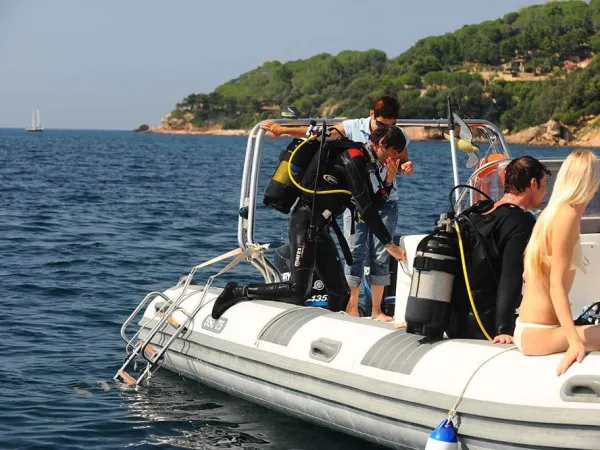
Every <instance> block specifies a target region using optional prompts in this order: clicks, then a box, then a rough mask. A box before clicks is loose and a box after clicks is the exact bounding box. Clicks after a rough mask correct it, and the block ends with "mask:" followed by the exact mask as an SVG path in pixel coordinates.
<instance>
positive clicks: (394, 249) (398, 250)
mask: <svg viewBox="0 0 600 450" xmlns="http://www.w3.org/2000/svg"><path fill="white" fill-rule="evenodd" d="M385 249H386V250H387V251H388V253H389V254H390V255H392V256H393V257H394V258H396V259H397V260H398V261H406V251H405V250H404V249H403V248H402V247H398V246H397V245H396V244H393V243H392V244H390V245H388V246H387V247H386V248H385Z"/></svg>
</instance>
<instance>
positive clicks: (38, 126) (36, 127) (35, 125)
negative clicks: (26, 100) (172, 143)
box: [25, 109, 44, 131]
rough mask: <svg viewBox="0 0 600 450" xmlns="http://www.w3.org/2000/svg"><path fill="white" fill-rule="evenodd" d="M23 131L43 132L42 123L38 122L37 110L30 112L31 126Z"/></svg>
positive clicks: (38, 113)
mask: <svg viewBox="0 0 600 450" xmlns="http://www.w3.org/2000/svg"><path fill="white" fill-rule="evenodd" d="M25 131H44V127H42V122H41V120H40V110H39V109H32V110H31V125H30V126H28V127H26V128H25Z"/></svg>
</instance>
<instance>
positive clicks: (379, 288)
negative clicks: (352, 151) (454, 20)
mask: <svg viewBox="0 0 600 450" xmlns="http://www.w3.org/2000/svg"><path fill="white" fill-rule="evenodd" d="M399 109H400V107H399V105H398V101H397V100H396V99H395V98H393V97H390V96H383V97H380V98H378V99H376V100H375V102H374V103H373V107H372V109H371V110H370V111H369V117H365V118H361V119H350V120H344V121H343V122H342V124H341V126H339V125H338V126H336V127H335V129H334V131H333V133H335V135H343V136H346V137H348V138H349V139H350V140H352V141H354V142H361V143H363V144H368V143H369V137H370V136H371V133H372V132H373V131H374V130H376V129H377V128H380V127H385V126H393V125H395V124H396V119H397V117H398V112H399ZM261 128H262V129H263V130H265V131H270V132H271V133H273V134H274V135H275V136H280V135H281V134H288V135H291V136H295V137H305V131H306V130H305V128H302V127H292V128H290V127H283V126H281V125H279V124H277V123H275V122H271V121H265V122H264V123H263V124H262V125H261ZM336 132H337V133H336ZM403 135H404V138H405V144H404V147H403V148H401V149H399V150H400V157H399V158H389V155H388V154H387V153H384V152H380V151H379V150H376V149H374V154H375V160H374V161H373V163H372V164H370V179H371V184H372V189H373V190H374V191H375V192H378V191H381V190H385V191H386V195H387V200H386V201H383V202H380V204H379V215H380V217H381V219H382V220H383V223H384V225H385V227H386V228H387V230H388V232H389V234H390V235H391V236H392V237H393V236H394V233H395V229H396V222H397V219H398V199H399V197H398V189H397V188H396V183H395V177H396V174H397V173H399V174H404V175H409V174H412V173H413V164H412V162H411V161H409V160H408V144H409V142H410V138H409V137H408V135H407V134H406V133H404V132H403ZM373 234H374V233H372V231H371V230H370V229H369V227H368V226H367V224H365V223H363V222H358V223H355V221H354V215H353V214H352V212H351V211H350V210H347V211H346V212H345V213H344V236H345V238H346V240H347V241H348V243H349V246H350V251H351V253H352V257H353V258H352V259H353V263H352V264H351V265H345V273H346V279H347V280H348V283H349V285H350V301H349V303H348V307H347V309H346V312H347V313H348V314H350V315H353V316H358V315H359V313H358V303H359V294H360V284H361V282H362V280H363V276H364V267H365V258H366V256H367V255H366V254H367V246H368V245H370V247H369V261H368V265H369V268H370V275H369V278H370V282H371V293H372V295H371V300H372V310H371V316H372V317H373V318H375V319H378V320H381V321H384V322H390V321H391V320H392V318H391V317H389V316H387V315H385V314H384V313H383V312H382V311H381V302H382V299H383V293H384V290H385V286H386V285H388V284H389V283H390V264H389V256H388V252H387V251H386V249H385V247H384V246H383V243H382V242H381V241H380V240H379V239H378V238H377V236H373Z"/></svg>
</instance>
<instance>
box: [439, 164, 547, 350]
mask: <svg viewBox="0 0 600 450" xmlns="http://www.w3.org/2000/svg"><path fill="white" fill-rule="evenodd" d="M549 175H550V172H549V171H548V169H547V168H546V166H544V165H543V164H542V163H541V162H540V161H538V160H537V159H535V158H533V157H531V156H522V157H519V158H516V159H514V160H513V161H511V162H510V163H509V164H508V165H507V166H506V169H505V170H504V176H505V181H504V195H503V197H502V198H501V199H500V200H498V201H497V202H496V203H491V202H490V201H483V202H479V203H477V204H475V205H474V206H473V207H471V208H469V209H470V211H469V210H467V211H464V212H463V214H462V217H463V218H464V222H463V225H462V226H461V228H462V231H463V232H462V233H461V234H462V235H463V236H464V237H463V239H464V240H465V242H466V246H467V249H466V250H465V252H466V255H465V256H466V258H467V268H468V271H467V272H468V275H469V282H470V284H471V290H472V292H473V297H474V300H475V305H476V308H477V311H478V314H479V316H480V318H481V321H482V323H483V325H484V327H485V329H486V331H487V332H488V334H489V335H490V336H492V337H493V342H495V343H502V344H510V343H512V342H513V333H514V328H515V319H516V315H515V314H516V309H517V308H518V307H519V305H520V303H521V290H522V286H523V253H524V251H525V247H526V246H527V242H528V240H529V237H530V236H531V233H532V230H533V226H534V224H535V218H534V216H533V215H532V214H531V213H530V212H529V211H527V210H535V209H537V208H539V206H540V205H541V203H542V201H543V200H544V196H545V195H546V190H547V187H546V186H547V182H548V176H549ZM459 218H460V216H459ZM459 220H460V219H459ZM452 309H453V311H452V316H451V319H450V325H449V329H448V330H447V334H448V336H449V337H451V338H474V339H483V338H484V336H483V333H482V331H481V330H480V327H479V325H478V324H477V322H476V319H475V317H474V315H473V312H472V308H471V305H470V302H469V299H468V294H467V292H466V288H465V284H464V277H463V276H462V273H461V274H459V275H457V276H456V278H455V284H454V290H453V294H452Z"/></svg>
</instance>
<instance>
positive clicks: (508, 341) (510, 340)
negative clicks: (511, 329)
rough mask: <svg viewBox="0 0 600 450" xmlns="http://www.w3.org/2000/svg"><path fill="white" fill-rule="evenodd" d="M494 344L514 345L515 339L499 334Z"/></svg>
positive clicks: (508, 335)
mask: <svg viewBox="0 0 600 450" xmlns="http://www.w3.org/2000/svg"><path fill="white" fill-rule="evenodd" d="M492 342H493V343H494V344H512V343H513V342H514V339H513V337H512V336H511V335H510V334H499V335H498V336H496V337H495V338H494V340H493V341H492Z"/></svg>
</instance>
